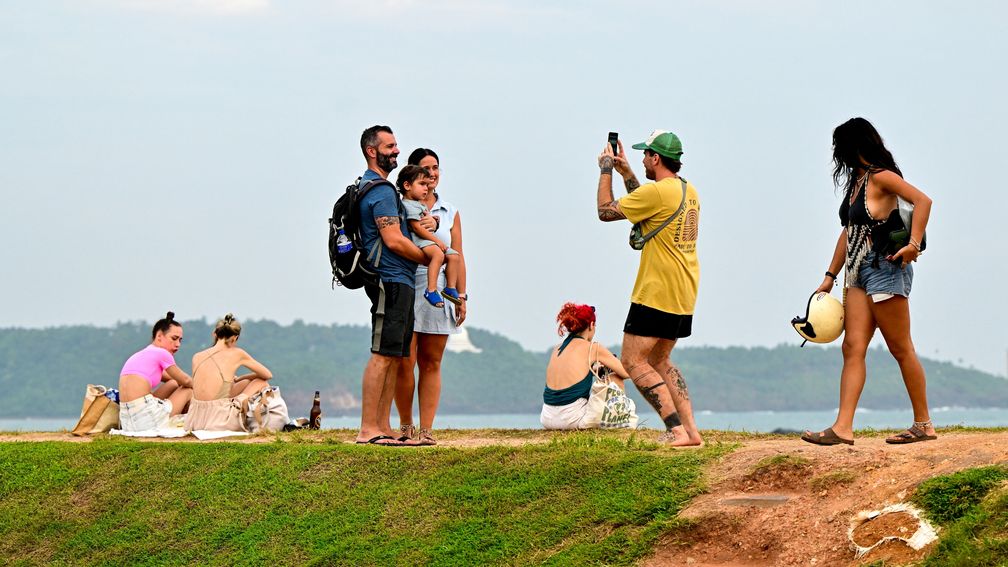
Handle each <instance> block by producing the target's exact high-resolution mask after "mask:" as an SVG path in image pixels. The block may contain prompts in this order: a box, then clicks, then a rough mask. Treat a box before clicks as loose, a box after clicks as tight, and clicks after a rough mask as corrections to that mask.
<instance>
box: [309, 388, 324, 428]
mask: <svg viewBox="0 0 1008 567" xmlns="http://www.w3.org/2000/svg"><path fill="white" fill-rule="evenodd" d="M308 427H309V429H321V427H322V402H321V400H320V399H319V393H318V390H315V402H314V403H312V407H311V413H309V414H308Z"/></svg>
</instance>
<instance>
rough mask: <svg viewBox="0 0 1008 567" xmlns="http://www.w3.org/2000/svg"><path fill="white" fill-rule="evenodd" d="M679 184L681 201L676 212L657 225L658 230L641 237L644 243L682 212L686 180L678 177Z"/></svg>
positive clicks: (684, 204)
mask: <svg viewBox="0 0 1008 567" xmlns="http://www.w3.org/2000/svg"><path fill="white" fill-rule="evenodd" d="M679 183H682V201H680V202H679V208H678V209H676V211H675V212H674V213H672V214H671V215H670V216H669V218H667V219H665V221H664V222H663V223H661V224H660V225H658V228H656V229H654V230H652V231H651V232H649V233H647V234H645V235H644V236H642V237H641V238H642V239H643V241H644V242H647V241H648V240H651V239H652V238H654V236H655V235H656V234H658V233H659V232H661V231H662V230H664V229H665V227H666V226H668V225H669V223H671V222H672V221H673V220H674V219H675V218H676V217H677V216H679V213H681V212H682V210H683V209H684V208H685V207H686V180H685V179H683V178H682V177H680V178H679Z"/></svg>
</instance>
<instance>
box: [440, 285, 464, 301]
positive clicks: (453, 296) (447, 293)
mask: <svg viewBox="0 0 1008 567" xmlns="http://www.w3.org/2000/svg"><path fill="white" fill-rule="evenodd" d="M441 293H443V294H444V298H445V299H447V300H448V301H451V302H452V303H454V304H455V305H462V298H461V297H459V292H458V290H457V289H455V288H453V287H446V288H444V289H443V290H441Z"/></svg>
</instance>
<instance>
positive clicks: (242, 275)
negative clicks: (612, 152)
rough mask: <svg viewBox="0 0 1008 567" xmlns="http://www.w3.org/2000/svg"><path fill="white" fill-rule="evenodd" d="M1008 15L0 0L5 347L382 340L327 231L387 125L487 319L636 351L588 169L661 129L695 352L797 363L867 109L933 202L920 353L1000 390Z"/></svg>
mask: <svg viewBox="0 0 1008 567" xmlns="http://www.w3.org/2000/svg"><path fill="white" fill-rule="evenodd" d="M1006 21H1008V8H1006V7H1005V5H1004V4H1003V3H999V2H969V3H966V4H965V5H964V4H962V3H960V4H954V3H948V2H920V1H906V2H842V3H841V2H825V1H823V2H816V1H811V0H794V1H774V0H767V1H763V2H755V1H745V0H712V1H702V2H701V1H696V2H673V1H655V2H650V1H648V2H644V1H627V2H619V3H613V2H593V1H588V2H579V3H570V2H544V1H541V0H540V1H536V2H514V1H509V2H496V1H488V2H470V1H462V0H425V1H423V2H420V1H410V0H398V1H395V0H384V1H383V0H369V1H367V2H363V1H362V2H346V1H329V2H323V1H309V0H305V1H298V2H278V1H271V0H202V1H200V0H185V1H170V0H147V1H144V0H104V1H99V0H92V1H87V0H75V1H65V2H57V1H51V2H50V1H38V2H0V190H2V192H3V193H2V194H3V205H2V207H0V238H2V240H3V242H4V246H3V247H0V264H2V265H3V277H2V278H0V326H2V327H10V326H29V327H39V326H51V325H62V324H75V323H94V324H99V325H109V324H113V323H115V322H116V321H121V320H138V319H141V320H147V321H151V322H152V321H153V320H155V319H157V318H159V317H161V316H163V314H164V312H165V311H167V310H168V309H173V310H174V311H176V312H177V313H178V316H179V317H180V318H183V319H186V318H200V317H204V316H205V317H208V318H211V317H217V316H220V315H222V314H223V313H224V312H226V311H233V312H235V313H236V314H237V315H238V316H239V317H240V318H242V319H250V318H270V319H274V320H278V321H280V322H283V323H288V322H290V321H292V320H295V319H302V320H305V321H310V322H321V323H331V322H340V323H361V324H363V323H366V322H367V321H368V305H369V304H368V301H367V299H366V297H365V296H364V293H363V292H362V291H357V292H351V291H347V290H343V289H336V290H335V291H333V290H331V289H330V288H329V282H330V270H329V267H328V258H327V253H326V245H325V241H326V230H327V226H326V219H327V218H328V216H329V213H330V211H331V207H332V203H333V201H334V200H335V199H336V197H337V196H338V195H339V194H340V193H341V192H342V191H343V189H344V187H345V186H346V185H347V183H349V182H350V181H352V180H353V179H354V178H355V177H356V176H357V175H359V174H360V173H361V172H362V171H363V169H364V161H363V158H362V156H361V154H360V149H359V146H358V144H359V139H360V133H361V131H362V130H363V129H364V128H366V127H367V126H370V125H372V124H375V123H381V124H388V125H390V126H392V128H393V129H394V130H395V132H396V136H397V138H398V141H399V145H400V148H401V150H402V152H403V158H405V155H407V154H408V153H409V152H410V151H411V150H412V149H413V148H415V147H417V146H426V147H432V148H434V149H435V150H436V151H437V152H438V153H439V154H440V156H441V165H442V183H441V187H440V190H441V194H442V196H443V197H444V198H445V199H448V200H450V201H452V202H454V203H455V204H456V205H457V206H458V207H459V208H460V209H461V211H462V220H463V226H464V234H465V250H466V258H467V261H468V266H469V268H468V271H469V291H470V295H471V297H472V300H471V302H470V317H469V323H470V324H471V325H473V326H478V327H481V328H486V329H490V330H494V331H497V332H500V333H502V334H503V335H506V336H508V337H511V338H514V339H516V340H518V341H520V342H521V343H522V344H523V345H525V346H526V347H529V348H534V349H545V348H546V347H547V346H548V345H549V344H551V343H552V342H554V341H555V339H556V331H555V323H554V317H555V315H556V312H557V311H558V309H559V307H560V305H561V304H562V303H563V302H564V301H566V300H576V301H580V302H586V303H591V304H593V305H596V306H597V307H598V313H599V316H600V337H601V338H602V339H603V340H604V341H605V342H608V343H616V342H618V341H619V337H620V335H621V331H622V325H623V321H624V319H625V317H626V310H627V307H628V302H629V294H630V289H631V287H632V284H633V279H634V274H635V271H636V268H637V260H638V253H636V252H634V251H632V250H631V249H630V248H629V246H627V243H626V240H627V232H628V230H629V224H626V223H610V224H603V223H601V222H599V221H598V220H597V218H596V216H595V189H596V183H597V178H598V169H597V166H596V165H595V161H596V156H597V154H598V152H599V151H600V150H601V148H602V146H603V144H604V143H605V139H606V133H607V132H608V131H609V130H615V131H618V132H619V133H620V135H621V137H622V139H623V140H625V141H627V142H637V141H640V140H642V139H644V138H645V137H646V136H647V134H648V133H649V132H650V131H651V130H652V129H655V128H661V129H670V130H673V131H675V132H676V133H678V134H679V136H680V137H681V138H682V140H683V143H684V147H685V155H684V156H683V162H684V168H683V175H684V176H685V177H687V178H689V179H690V180H691V181H692V182H693V183H694V184H695V185H696V187H697V188H698V190H699V192H700V196H701V203H702V205H701V222H700V241H699V254H700V261H701V266H702V276H701V282H700V297H699V301H698V304H697V310H696V316H695V324H694V334H693V336H692V337H691V338H690V339H688V340H685V341H683V342H682V344H683V345H767V346H772V345H775V344H778V343H782V342H788V343H797V341H798V336H797V334H796V333H795V332H794V331H793V330H792V329H791V327H790V325H789V321H790V319H791V317H793V316H794V315H795V314H797V313H799V312H802V311H803V309H804V303H805V301H806V299H807V297H808V295H809V293H811V291H812V290H813V289H814V288H815V287H816V286H818V285H819V283H820V281H821V280H822V273H823V271H824V270H825V269H826V267H827V264H828V262H829V259H830V255H831V253H832V249H833V244H834V243H835V242H836V238H837V235H838V233H839V230H840V226H839V224H838V221H837V207H838V205H839V198H838V196H837V194H836V193H835V192H834V189H833V186H832V183H831V179H830V171H829V168H830V163H829V160H830V134H831V132H832V129H833V128H834V127H835V126H836V125H837V124H839V123H841V122H843V121H844V120H846V119H848V118H850V117H852V116H864V117H866V118H868V119H869V120H871V121H873V122H874V123H875V125H876V126H877V127H878V129H879V130H880V131H881V133H882V135H883V136H884V137H885V140H886V143H887V144H888V146H889V148H890V149H891V150H892V151H893V153H894V155H895V157H896V160H897V162H898V164H899V165H900V167H901V168H902V169H903V171H904V174H905V175H906V178H907V180H908V181H910V182H911V183H913V184H915V185H916V186H917V187H919V188H920V189H922V190H923V191H924V192H926V193H927V194H929V195H930V196H931V197H932V198H933V199H934V208H933V210H932V217H931V222H930V224H929V225H928V236H929V247H928V250H927V252H926V253H925V254H924V256H923V257H922V259H921V261H920V262H919V263H918V264H917V265H916V266H915V270H916V279H915V281H914V289H913V294H912V299H911V312H912V317H913V330H914V339H915V342H916V344H917V348H918V350H919V352H921V353H922V354H923V355H926V356H932V357H937V358H940V359H947V360H952V361H956V362H960V361H961V362H962V363H963V364H966V365H975V366H976V367H978V368H981V369H984V370H988V371H992V372H996V373H998V374H1004V373H1005V365H1006V346H1008V341H1006V333H1005V330H1004V328H1003V327H1002V325H1003V321H1004V320H1005V319H1006V316H1008V308H1006V307H1005V302H1004V301H1003V300H1002V299H1001V292H1002V287H1003V282H1005V281H1006V279H1008V278H1006V276H1008V269H1006V267H1005V265H1006V254H1005V252H1004V245H1005V242H1006V237H1005V229H1006V227H1005V224H1006V222H1005V211H1006V210H1008V199H1006V197H1005V189H1004V188H1003V185H1004V183H1003V181H1002V175H1001V172H1000V171H999V170H998V169H997V167H998V166H997V164H998V163H1003V162H1004V161H1005V158H1004V156H1003V152H1004V151H1005V149H1004V147H1003V143H1002V142H1003V140H1004V138H1005V132H1006V131H1008V107H1006V105H1005V100H1008V93H1006V84H1008V83H1006V81H1008V79H1006V74H1005V72H1004V64H1005V55H1006V53H1008V39H1006V38H1008V29H1006V28H1008V26H1006V24H1005V22H1006ZM630 159H631V163H633V164H634V165H635V166H636V167H635V170H636V172H637V174H638V177H640V178H641V179H643V171H642V168H641V166H640V152H633V153H632V154H631V156H630ZM403 161H404V162H405V159H403ZM621 193H622V191H621V190H619V189H617V194H618V195H619V194H621ZM836 293H838V294H839V290H837V292H836ZM362 348H363V347H362ZM830 387H833V386H830Z"/></svg>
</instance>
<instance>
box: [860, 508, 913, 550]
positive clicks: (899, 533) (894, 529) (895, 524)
mask: <svg viewBox="0 0 1008 567" xmlns="http://www.w3.org/2000/svg"><path fill="white" fill-rule="evenodd" d="M919 526H920V522H919V521H918V520H917V518H914V517H913V516H911V515H910V514H907V513H906V512H891V513H889V514H881V515H879V516H876V517H874V518H872V519H871V520H868V521H867V522H865V523H863V524H861V525H860V526H858V527H856V528H854V533H852V534H851V539H853V540H854V543H856V544H858V545H860V546H861V547H871V546H873V545H875V544H876V543H878V542H880V541H882V539H883V538H887V537H901V538H903V539H910V536H912V535H913V534H914V532H916V531H917V528H918V527H919Z"/></svg>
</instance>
